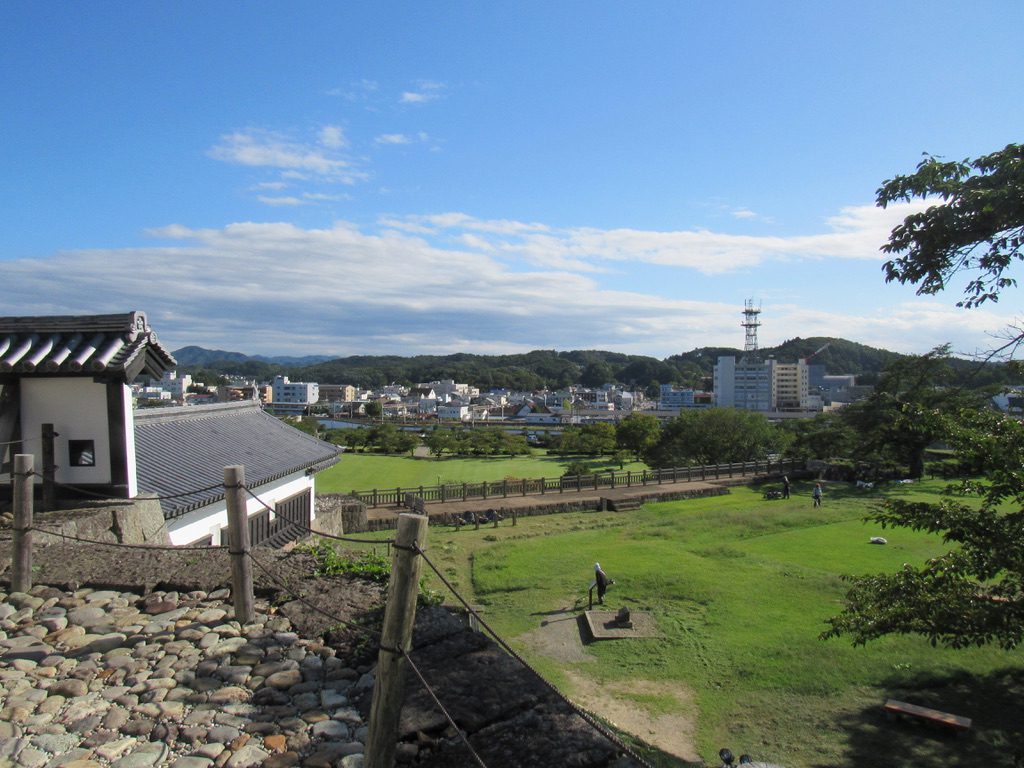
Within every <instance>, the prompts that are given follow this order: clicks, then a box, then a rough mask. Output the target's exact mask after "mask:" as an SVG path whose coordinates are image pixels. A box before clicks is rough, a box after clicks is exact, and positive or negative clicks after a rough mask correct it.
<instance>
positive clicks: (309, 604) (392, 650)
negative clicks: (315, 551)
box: [246, 552, 487, 768]
mask: <svg viewBox="0 0 1024 768" xmlns="http://www.w3.org/2000/svg"><path fill="white" fill-rule="evenodd" d="M246 554H247V555H248V556H249V559H250V560H251V561H252V562H253V564H254V565H255V566H256V567H257V568H259V569H260V570H261V571H263V573H264V574H266V576H267V578H269V579H270V580H271V581H272V582H274V583H275V584H277V585H278V586H279V587H281V588H282V589H283V590H284V591H285V592H287V593H288V594H290V595H291V596H292V597H293V598H295V599H296V600H297V601H298V602H300V603H302V604H303V605H305V606H306V607H307V608H309V609H310V610H312V611H314V612H316V613H319V614H320V615H321V616H324V617H325V618H328V619H330V620H331V621H333V622H335V623H337V624H342V625H344V626H345V627H347V628H349V629H352V630H355V631H356V632H358V633H361V634H362V635H364V636H368V637H370V638H371V639H373V640H374V642H376V643H377V647H378V648H380V649H381V650H384V651H388V652H389V653H397V654H400V655H401V656H402V657H403V658H404V659H405V660H406V661H407V662H408V663H409V666H410V667H412V670H413V672H415V673H416V677H418V678H419V680H420V683H421V684H422V685H423V688H424V689H425V690H426V692H427V693H428V694H429V695H430V698H431V699H433V701H434V703H435V704H436V705H437V708H438V709H440V710H441V713H442V714H443V715H444V716H445V719H447V720H448V723H449V724H450V725H451V726H452V727H453V728H454V729H455V732H456V733H458V734H459V738H460V739H461V740H462V743H463V744H465V745H466V748H467V749H468V750H469V752H470V754H472V755H473V758H474V759H475V760H476V763H477V765H479V766H480V767H481V768H487V766H486V764H485V763H484V762H483V760H481V759H480V756H479V755H478V754H477V753H476V750H475V749H473V745H472V744H470V743H469V740H468V739H467V737H466V734H465V733H464V732H463V730H462V729H461V728H459V726H458V725H457V724H456V723H455V720H454V719H453V718H452V716H451V714H450V713H449V712H448V710H447V709H446V708H445V706H444V704H442V703H441V700H440V699H438V698H437V694H436V693H434V689H433V688H432V687H431V686H430V684H429V683H428V682H427V681H426V678H424V677H423V673H422V672H420V670H419V667H417V666H416V663H415V662H414V661H413V660H412V658H411V657H410V656H409V653H408V652H407V651H405V650H403V649H401V648H386V647H384V646H383V645H381V644H380V640H381V636H380V633H379V632H377V631H375V630H372V629H368V628H367V627H361V626H359V625H358V624H353V623H352V622H350V621H347V620H345V619H343V618H341V617H340V616H336V615H334V614H333V613H331V612H330V611H326V610H324V609H323V608H320V607H319V606H317V605H315V604H314V603H312V602H311V601H309V600H307V599H306V598H304V597H303V596H302V595H301V594H300V593H299V591H298V590H296V589H295V588H294V587H291V586H289V585H288V584H286V583H285V582H284V581H282V580H281V579H279V578H277V577H276V576H274V574H272V573H271V572H270V570H269V569H268V568H266V567H265V566H264V565H263V564H262V563H260V561H259V560H257V559H256V558H255V557H253V554H252V552H246Z"/></svg>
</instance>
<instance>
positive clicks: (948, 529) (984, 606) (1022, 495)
mask: <svg viewBox="0 0 1024 768" xmlns="http://www.w3.org/2000/svg"><path fill="white" fill-rule="evenodd" d="M932 416H933V419H934V420H937V421H942V422H944V423H945V425H946V434H947V435H948V439H949V440H950V443H951V444H952V445H953V446H954V447H955V448H956V449H957V451H958V452H960V454H961V455H963V456H964V457H965V458H967V459H969V460H970V461H973V462H978V463H980V464H981V465H983V466H985V467H986V468H987V469H986V473H985V479H984V480H980V481H965V482H962V483H960V484H959V485H952V486H950V487H949V488H947V490H946V493H945V494H944V498H943V500H942V501H941V502H940V503H938V504H928V503H922V502H908V501H900V500H891V501H888V502H886V503H885V505H884V508H883V509H882V510H880V511H879V512H877V513H876V514H874V515H873V516H872V517H873V519H875V520H876V521H878V522H880V523H882V525H884V526H891V527H902V528H911V529H913V530H917V531H928V532H930V533H937V534H940V535H941V536H942V539H943V541H944V542H946V543H947V544H950V545H952V548H951V549H950V550H949V551H948V552H946V553H945V554H943V555H941V556H939V557H936V558H933V559H932V560H929V561H928V562H927V563H925V564H924V565H921V566H915V565H911V564H906V565H904V566H903V568H902V569H901V570H900V571H899V572H897V573H895V574H879V575H874V576H865V577H860V578H855V579H852V580H851V581H852V584H853V586H852V587H851V589H850V590H849V592H848V593H847V596H846V608H845V610H844V611H843V612H842V613H841V614H840V615H839V616H835V617H833V618H832V619H830V620H829V624H830V628H829V629H828V630H827V631H826V632H825V633H824V634H823V637H825V638H829V637H838V636H841V635H847V636H849V637H851V638H852V639H853V642H854V643H855V644H863V643H866V642H867V641H869V640H873V639H875V638H878V637H882V636H883V635H887V634H891V633H900V634H908V633H916V634H922V635H925V636H926V637H928V638H929V639H930V640H931V642H932V644H933V645H937V644H942V645H945V646H949V647H952V648H963V647H966V646H970V645H984V644H987V643H998V644H999V645H1001V646H1002V647H1004V648H1013V647H1015V646H1017V645H1018V644H1020V642H1021V640H1022V639H1024V546H1022V542H1024V467H1022V465H1021V456H1024V424H1021V422H1020V421H1017V420H1015V419H1012V418H1009V417H1006V416H1002V415H999V414H995V413H991V412H981V413H979V412H977V411H974V410H971V411H966V412H962V413H960V414H959V415H958V417H955V418H954V417H950V416H949V415H947V414H944V413H941V412H935V413H933V414H932ZM970 499H974V500H976V501H975V502H974V503H970V502H969V501H968V500H970ZM1008 510H1009V511H1008Z"/></svg>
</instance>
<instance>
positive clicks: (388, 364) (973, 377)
mask: <svg viewBox="0 0 1024 768" xmlns="http://www.w3.org/2000/svg"><path fill="white" fill-rule="evenodd" d="M173 354H174V357H175V358H176V359H177V361H178V365H179V369H181V370H182V371H183V372H189V373H196V372H199V371H203V372H204V375H206V374H208V373H212V374H216V375H239V376H245V377H247V378H253V379H260V380H268V379H270V378H273V376H275V375H277V374H283V375H286V376H289V377H290V378H291V379H292V380H293V381H317V382H320V383H322V384H352V385H354V386H357V387H363V388H373V387H380V386H383V385H385V384H390V383H392V382H401V383H415V382H421V381H437V380H445V379H454V380H455V381H458V382H464V383H467V384H471V385H473V386H476V387H480V388H481V389H493V388H506V389H512V390H527V391H529V390H539V389H545V388H547V389H559V388H562V387H566V386H569V385H573V384H582V385H583V386H593V387H598V386H600V385H602V384H605V383H608V382H618V383H621V384H624V385H628V386H631V387H635V388H637V389H646V390H648V391H649V392H650V393H651V394H653V393H654V391H656V390H657V388H658V386H659V385H660V384H670V383H671V384H677V385H682V386H690V387H694V388H696V389H710V387H711V381H710V379H711V375H712V371H713V369H714V365H715V363H716V362H717V360H718V358H719V357H720V356H722V355H735V356H737V357H740V356H742V355H743V354H744V352H743V351H742V350H739V349H734V348H731V347H702V348H700V349H695V350H693V351H691V352H685V353H683V354H680V355H672V356H671V357H668V358H665V359H664V360H658V359H657V358H654V357H646V356H643V355H627V354H623V353H620V352H607V351H602V350H574V351H570V352H557V351H555V350H535V351H533V352H526V353H523V354H518V355H471V354H465V353H460V354H454V355H417V356H414V357H398V356H394V355H378V356H370V355H358V356H352V357H342V358H332V357H330V356H328V355H308V356H305V357H290V356H277V357H269V356H264V355H252V356H250V355H245V354H242V353H240V352H227V351H223V350H211V349H203V348H202V347H196V346H190V347H182V348H181V349H178V350H175V351H174V352H173ZM758 354H759V355H761V356H762V357H765V358H768V357H774V358H775V359H776V360H779V361H780V362H784V363H793V362H796V361H797V360H799V359H809V360H810V362H812V363H820V364H822V365H824V366H825V369H826V371H827V372H828V373H831V374H842V373H852V374H855V375H857V377H858V381H859V382H860V383H864V384H871V383H874V382H875V381H876V380H877V378H878V374H879V373H881V372H882V371H884V370H885V369H886V368H888V367H889V366H890V365H891V364H892V363H893V362H895V361H897V360H899V359H901V358H902V357H904V355H900V354H898V353H896V352H889V351H887V350H884V349H877V348H875V347H869V346H866V345H864V344H858V343H857V342H853V341H847V340H846V339H838V338H828V337H820V336H819V337H812V338H808V339H801V338H795V339H790V340H789V341H786V342H784V343H782V344H780V345H779V346H777V347H763V348H761V349H760V350H758ZM950 365H951V366H952V367H953V369H954V371H957V372H958V373H960V372H962V373H963V375H964V378H965V383H966V384H967V385H968V386H971V387H980V386H985V385H989V384H1007V383H1012V382H1010V381H1009V380H1008V379H1009V377H1010V376H1011V371H1010V370H1009V369H1008V368H1007V366H1005V365H1000V364H989V365H987V366H986V367H985V368H984V370H983V371H982V373H981V375H979V371H978V369H977V364H976V363H974V362H972V361H969V360H960V359H951V361H950ZM968 373H970V376H969V377H968V376H967V374H968Z"/></svg>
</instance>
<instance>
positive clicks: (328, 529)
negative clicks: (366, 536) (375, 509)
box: [313, 493, 370, 536]
mask: <svg viewBox="0 0 1024 768" xmlns="http://www.w3.org/2000/svg"><path fill="white" fill-rule="evenodd" d="M313 528H314V529H315V530H317V531H319V532H321V533H327V534H330V535H332V536H342V535H344V534H346V533H362V532H365V531H368V530H370V528H369V527H368V526H367V523H366V505H365V504H363V503H362V502H361V501H359V500H358V499H354V498H352V497H351V496H344V495H342V494H338V493H325V494H318V495H317V497H316V520H315V521H314V522H313Z"/></svg>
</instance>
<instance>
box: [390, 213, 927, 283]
mask: <svg viewBox="0 0 1024 768" xmlns="http://www.w3.org/2000/svg"><path fill="white" fill-rule="evenodd" d="M925 205H926V204H925V203H904V204H900V205H893V206H890V207H889V208H888V209H887V210H883V209H879V208H876V207H875V206H873V205H865V206H849V207H846V208H843V209H842V210H841V211H840V213H839V214H838V215H836V216H834V217H831V218H829V219H828V220H827V221H826V226H827V228H828V229H829V230H830V231H827V232H825V233H821V234H815V235H798V236H790V237H783V236H778V235H734V234H728V233H723V232H713V231H709V230H684V231H668V232H658V231H651V230H638V229H628V228H620V229H611V230H608V229H596V228H588V227H577V228H564V229H558V230H556V229H553V228H551V227H548V226H545V225H543V224H538V223H525V222H517V221H510V220H481V219H476V218H474V217H472V216H469V215H467V214H464V213H443V214H433V215H414V216H406V217H403V218H400V219H399V218H396V217H390V218H388V219H387V224H388V226H391V227H394V228H396V229H404V230H406V231H410V232H418V233H420V234H430V233H433V234H441V233H445V232H448V233H450V234H452V235H453V236H454V235H455V234H456V233H457V232H458V231H459V230H469V231H474V232H486V233H489V235H491V236H492V237H497V236H502V237H503V239H501V240H500V242H497V241H496V240H492V244H493V245H495V247H499V248H501V249H503V250H504V251H505V252H506V253H508V254H518V255H520V256H522V257H524V258H526V259H529V260H530V262H531V263H534V264H538V265H548V266H558V267H559V268H563V267H566V266H567V265H570V264H576V265H578V266H577V268H578V269H580V270H594V269H605V268H607V267H609V266H611V264H610V263H613V262H636V263H644V264H653V265H659V266H665V267H675V268H682V269H692V270H696V271H697V272H699V273H701V274H704V275H723V274H728V273H730V272H736V271H739V270H747V269H751V268H754V267H757V266H760V265H762V264H765V263H768V262H780V261H789V260H792V259H801V258H806V259H863V260H868V261H877V262H881V261H882V260H883V254H881V252H880V251H879V248H880V247H881V245H882V244H883V243H885V242H886V240H887V239H888V236H889V232H890V231H891V230H892V228H893V227H894V226H895V225H896V224H898V223H899V222H901V221H902V220H903V219H904V218H905V217H906V216H907V215H908V214H909V213H911V212H912V211H916V210H921V209H922V208H923V207H924V206H925ZM587 265H589V266H587Z"/></svg>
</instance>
